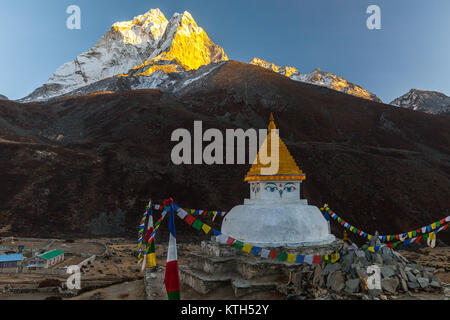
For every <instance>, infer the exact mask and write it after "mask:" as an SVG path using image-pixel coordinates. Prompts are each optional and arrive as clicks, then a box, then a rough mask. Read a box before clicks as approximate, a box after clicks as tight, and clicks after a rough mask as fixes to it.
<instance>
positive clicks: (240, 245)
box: [233, 240, 244, 250]
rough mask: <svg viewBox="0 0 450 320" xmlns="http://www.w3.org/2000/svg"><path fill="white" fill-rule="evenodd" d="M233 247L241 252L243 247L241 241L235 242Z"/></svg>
mask: <svg viewBox="0 0 450 320" xmlns="http://www.w3.org/2000/svg"><path fill="white" fill-rule="evenodd" d="M233 247H235V248H237V249H239V250H242V248H243V247H244V243H243V242H242V241H239V240H236V241H235V242H234V244H233Z"/></svg>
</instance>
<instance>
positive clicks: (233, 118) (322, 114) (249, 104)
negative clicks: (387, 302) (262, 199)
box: [0, 61, 450, 241]
mask: <svg viewBox="0 0 450 320" xmlns="http://www.w3.org/2000/svg"><path fill="white" fill-rule="evenodd" d="M187 73H189V74H191V77H192V78H191V79H189V80H190V81H191V82H190V83H189V85H186V86H185V87H183V88H181V87H180V88H179V89H177V90H176V94H173V93H170V92H162V91H159V90H138V91H127V92H122V93H101V94H90V95H84V96H71V97H65V98H62V99H54V100H51V101H48V102H41V103H28V104H21V103H17V102H13V101H1V102H0V124H1V125H0V150H1V151H0V162H1V163H2V166H1V168H0V186H1V190H2V192H1V193H0V224H1V225H3V226H9V227H10V231H9V232H8V233H9V234H15V235H19V234H20V235H27V236H31V235H39V236H48V237H58V236H61V235H63V236H67V235H73V236H83V235H106V234H108V235H110V234H122V235H128V236H132V237H133V236H134V235H135V233H136V227H137V223H138V220H139V217H140V216H141V214H142V210H143V208H144V207H145V204H146V201H148V197H149V196H152V197H153V199H155V200H158V199H163V198H166V197H168V196H172V197H173V198H174V199H176V201H177V202H178V203H179V204H180V205H181V206H185V207H193V208H199V209H210V210H213V209H214V210H229V209H231V208H232V207H233V206H235V205H237V204H240V203H242V201H243V198H244V197H246V196H248V192H249V191H248V185H247V184H246V183H244V182H243V177H244V176H245V174H246V173H247V171H248V169H249V165H223V166H219V165H217V166H206V165H181V166H175V165H173V164H172V162H171V159H170V153H171V149H172V147H173V146H174V145H175V143H172V142H170V137H171V134H172V132H173V130H175V129H177V128H187V129H189V130H191V132H192V130H193V121H194V120H202V121H203V127H204V130H206V129H207V128H218V129H220V130H225V129H226V128H243V129H246V128H265V127H266V126H267V119H268V117H269V114H270V112H274V114H275V117H276V121H277V125H278V127H279V128H280V134H281V136H282V137H283V139H284V140H285V142H286V144H287V146H288V148H289V149H290V151H291V153H292V155H293V156H294V158H295V159H296V160H297V162H298V164H299V166H300V167H301V168H302V169H303V170H304V172H306V174H307V180H306V182H305V183H304V186H303V189H302V193H303V194H302V195H303V196H304V197H305V198H307V199H309V201H310V203H312V204H314V205H322V204H323V203H325V202H327V203H328V204H329V205H330V207H331V208H332V209H333V210H334V211H335V212H336V213H338V214H340V215H341V216H342V217H345V218H346V219H348V221H349V222H352V223H353V224H354V225H357V226H360V227H361V228H364V229H366V230H367V231H368V232H374V231H375V230H379V231H380V232H382V233H396V232H400V231H404V230H410V229H413V228H417V227H419V226H422V225H423V224H425V223H429V222H430V221H435V220H437V219H438V218H442V217H445V216H447V215H449V212H448V208H449V207H450V197H449V196H448V195H449V191H450V183H449V173H450V166H449V163H450V161H449V160H450V159H449V158H450V156H449V155H450V143H449V141H450V119H449V118H448V117H442V116H435V115H428V114H424V113H420V112H413V111H411V110H405V109H402V108H396V107H393V106H389V105H384V104H379V103H376V102H374V101H370V100H362V99H359V98H356V97H353V96H351V95H346V94H342V93H340V92H337V91H334V90H330V89H328V88H325V87H320V86H315V85H311V84H307V83H303V82H298V81H292V80H291V79H289V78H287V77H285V76H283V75H280V74H276V73H274V72H271V71H269V70H265V69H263V68H260V67H257V66H253V65H250V64H245V63H239V62H236V61H228V62H221V63H217V64H213V65H208V66H204V67H202V68H200V69H199V70H197V71H189V72H187ZM200 74H201V76H199V75H200ZM170 76H179V74H177V73H175V74H173V75H172V74H170ZM183 83H186V82H183ZM215 224H220V219H216V221H215ZM163 227H164V228H166V226H165V225H164V226H163ZM332 228H333V229H332V231H333V232H335V233H336V234H337V235H342V229H340V228H339V227H337V226H335V225H332ZM161 230H162V234H163V235H164V236H163V238H164V237H165V236H166V235H167V233H165V232H164V230H165V229H161ZM177 231H179V237H180V239H183V237H184V239H186V237H191V236H192V235H193V231H192V229H191V228H189V227H186V226H185V225H184V224H183V223H180V224H178V222H177ZM177 236H178V233H177ZM199 236H200V235H199ZM439 238H440V239H443V240H445V232H444V233H442V236H439ZM180 241H183V240H180Z"/></svg>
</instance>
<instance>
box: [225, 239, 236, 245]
mask: <svg viewBox="0 0 450 320" xmlns="http://www.w3.org/2000/svg"><path fill="white" fill-rule="evenodd" d="M235 241H236V239H233V238H232V237H228V239H227V243H228V244H229V245H230V246H232V245H233V243H234V242H235Z"/></svg>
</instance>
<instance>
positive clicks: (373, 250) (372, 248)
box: [367, 247, 375, 252]
mask: <svg viewBox="0 0 450 320" xmlns="http://www.w3.org/2000/svg"><path fill="white" fill-rule="evenodd" d="M367 250H369V251H370V252H375V247H369V248H367Z"/></svg>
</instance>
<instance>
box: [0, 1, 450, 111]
mask: <svg viewBox="0 0 450 320" xmlns="http://www.w3.org/2000/svg"><path fill="white" fill-rule="evenodd" d="M72 4H75V5H78V6H80V8H81V11H82V29H81V30H68V29H67V28H66V19H67V17H68V15H67V14H66V8H67V7H68V6H69V5H72ZM371 4H375V5H378V6H380V8H381V14H382V30H368V29H367V27H366V19H367V17H368V16H369V15H368V14H366V9H367V7H368V6H369V5H371ZM151 8H160V9H161V11H162V12H163V13H164V14H165V15H166V17H167V19H170V17H171V16H172V15H173V13H175V12H183V11H185V10H187V11H189V12H190V13H191V14H192V15H193V17H194V18H195V20H196V21H197V23H198V24H199V25H200V26H202V27H203V28H204V29H205V31H206V32H207V33H208V35H209V36H210V38H211V39H212V40H213V41H214V42H216V43H217V44H218V45H220V46H222V47H223V48H224V49H225V52H226V53H227V54H228V56H229V57H230V59H234V60H238V61H244V62H248V61H250V60H251V59H252V58H253V57H255V56H257V57H259V58H262V59H266V60H269V61H272V62H275V63H276V64H278V65H283V66H284V65H288V66H294V67H297V68H298V69H299V70H300V71H301V72H304V73H306V72H311V71H312V70H313V69H315V68H316V67H319V68H321V69H322V70H326V71H329V72H332V73H335V74H338V75H340V76H342V77H344V78H346V79H347V80H349V81H351V82H354V83H356V84H359V85H361V86H362V87H364V88H366V89H368V90H369V91H371V92H373V93H375V94H376V95H378V96H379V97H380V98H381V99H382V100H383V101H385V102H390V101H391V100H392V99H394V98H396V97H398V96H400V95H402V94H404V93H406V92H407V91H408V90H409V89H411V88H417V89H425V90H436V91H441V92H443V93H445V94H447V95H450V59H449V53H450V19H449V16H450V1H448V0H427V1H423V0H371V1H366V0H316V1H313V0H308V1H306V0H277V1H274V0H258V1H256V0H240V1H237V0H229V1H211V0H209V1H206V0H190V1H183V0H162V1H152V0H127V1H124V0H108V1H106V0H104V1H103V0H96V1H92V0H70V1H66V0H42V1H36V0H2V1H1V4H0V39H1V44H2V45H1V50H0V70H1V74H2V77H0V94H4V95H6V96H8V97H9V98H10V99H17V98H21V97H23V96H25V95H27V94H28V93H30V92H31V91H32V90H33V89H35V88H36V87H38V86H40V85H41V84H43V83H45V82H46V81H47V79H48V78H49V77H50V76H51V74H52V73H53V72H54V71H55V70H56V69H57V68H58V67H59V66H60V65H61V64H63V63H65V62H68V61H72V60H73V59H74V58H75V57H76V56H77V55H79V54H80V53H82V52H85V51H87V50H88V49H89V48H90V47H92V46H93V45H94V44H95V43H96V41H97V40H98V39H99V38H100V37H101V36H102V35H103V34H104V33H105V32H106V31H107V30H108V29H109V28H110V26H111V25H112V24H113V23H114V22H116V21H123V20H131V19H132V18H133V17H134V16H136V15H139V14H142V13H144V12H146V11H148V10H149V9H151Z"/></svg>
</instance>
